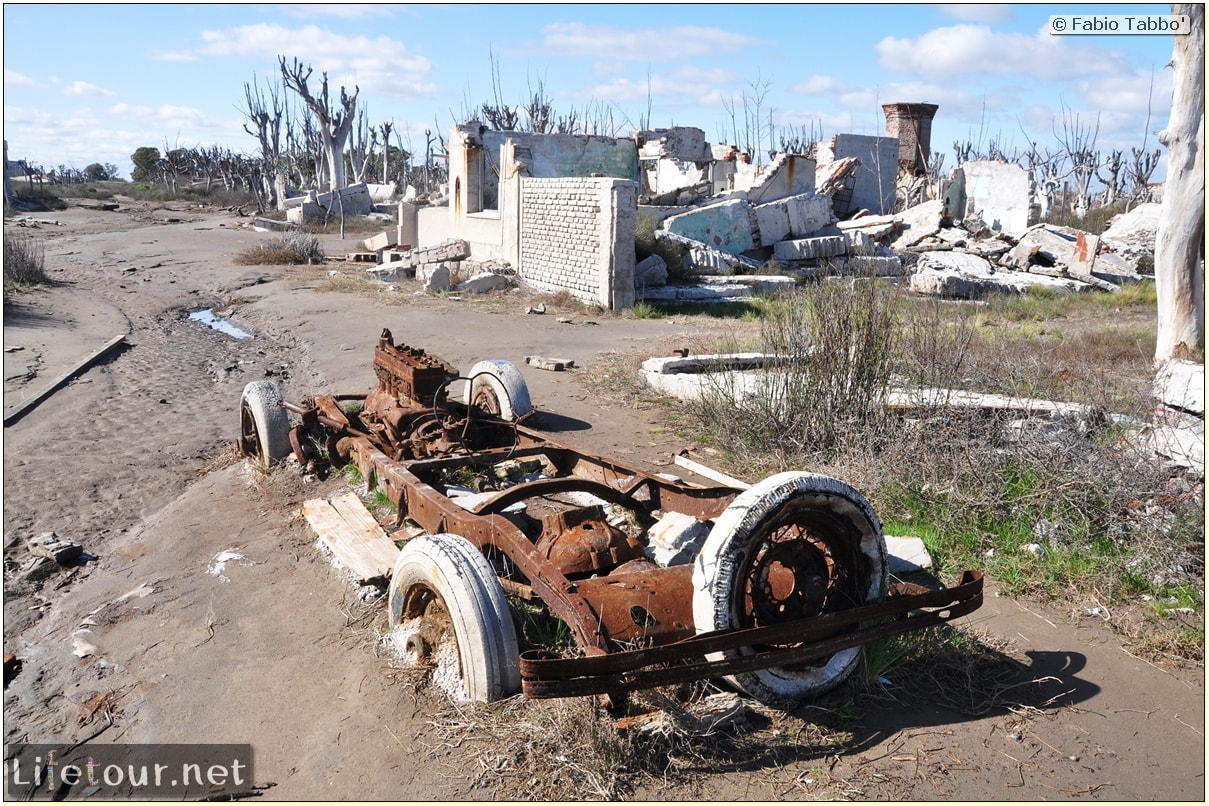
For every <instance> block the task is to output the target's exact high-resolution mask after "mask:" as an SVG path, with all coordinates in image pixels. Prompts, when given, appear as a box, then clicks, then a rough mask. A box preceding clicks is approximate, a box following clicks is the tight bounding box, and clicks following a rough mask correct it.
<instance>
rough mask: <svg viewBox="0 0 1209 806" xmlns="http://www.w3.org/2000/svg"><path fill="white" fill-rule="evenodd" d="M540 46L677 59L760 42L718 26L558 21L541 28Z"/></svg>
mask: <svg viewBox="0 0 1209 806" xmlns="http://www.w3.org/2000/svg"><path fill="white" fill-rule="evenodd" d="M542 34H543V38H542V40H541V46H542V47H544V48H546V49H548V50H550V51H552V52H554V53H561V54H563V55H566V56H587V57H594V58H601V59H614V60H616V59H624V60H627V61H640V62H663V61H678V60H681V59H688V58H692V57H694V56H720V55H723V54H727V53H735V52H738V51H741V50H743V49H744V48H748V47H752V46H755V45H759V44H760V40H758V39H752V38H751V37H747V36H743V35H741V34H735V33H731V32H730V31H725V30H722V29H721V28H702V27H698V26H693V25H683V26H678V27H674V28H635V29H625V28H618V27H616V26H612V25H586V24H584V23H582V22H561V23H553V24H551V25H547V26H546V27H545V28H543V29H542Z"/></svg>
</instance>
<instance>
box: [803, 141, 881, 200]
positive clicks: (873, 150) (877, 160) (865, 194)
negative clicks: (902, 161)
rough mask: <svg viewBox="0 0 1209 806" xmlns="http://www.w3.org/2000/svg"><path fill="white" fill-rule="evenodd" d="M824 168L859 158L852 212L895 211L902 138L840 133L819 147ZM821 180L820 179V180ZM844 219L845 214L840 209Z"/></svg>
mask: <svg viewBox="0 0 1209 806" xmlns="http://www.w3.org/2000/svg"><path fill="white" fill-rule="evenodd" d="M816 152H817V154H818V160H819V164H820V165H825V164H827V163H831V162H835V161H837V160H843V159H848V158H855V159H856V160H857V161H858V162H859V165H858V167H857V169H856V174H855V180H856V181H855V183H854V185H853V188H852V197H851V199H850V201H849V206H848V210H854V209H859V208H862V207H864V208H866V209H868V210H871V211H873V212H875V213H879V214H882V213H889V212H892V211H893V210H894V196H895V183H896V182H897V180H898V138H897V137H876V136H872V135H864V134H837V135H835V136H834V137H832V138H831V140H829V141H826V142H821V143H819V144H818V145H817V146H816ZM816 181H817V178H816ZM836 214H837V215H840V216H841V217H842V216H843V214H844V211H841V210H840V209H838V208H836Z"/></svg>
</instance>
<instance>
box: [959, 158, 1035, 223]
mask: <svg viewBox="0 0 1209 806" xmlns="http://www.w3.org/2000/svg"><path fill="white" fill-rule="evenodd" d="M961 168H962V171H963V172H964V173H965V183H966V214H967V215H969V214H976V215H978V216H981V218H982V220H983V221H985V222H986V223H987V224H988V225H989V226H990V227H992V228H994V229H999V230H1002V231H1003V232H1006V233H1007V234H1008V235H1014V236H1016V237H1019V236H1021V235H1023V234H1024V231H1025V230H1027V229H1028V228H1029V227H1030V226H1032V224H1035V223H1036V221H1033V220H1032V219H1031V218H1030V214H1029V207H1030V206H1031V201H1032V196H1033V189H1032V182H1031V181H1030V180H1029V176H1028V171H1026V170H1025V169H1024V168H1021V167H1020V166H1019V165H1017V164H1015V163H1014V162H993V161H990V160H975V161H972V162H964V163H962V165H961Z"/></svg>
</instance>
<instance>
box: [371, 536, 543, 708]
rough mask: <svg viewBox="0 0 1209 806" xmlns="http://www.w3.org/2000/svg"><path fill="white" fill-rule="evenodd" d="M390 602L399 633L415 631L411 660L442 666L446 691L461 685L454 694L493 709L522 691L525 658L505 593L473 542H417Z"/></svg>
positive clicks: (409, 547)
mask: <svg viewBox="0 0 1209 806" xmlns="http://www.w3.org/2000/svg"><path fill="white" fill-rule="evenodd" d="M389 601H390V623H391V626H392V627H399V626H400V625H403V628H404V629H408V630H411V631H412V632H411V634H410V635H409V636H408V637H407V641H406V648H407V650H406V651H407V655H408V657H409V659H410V660H412V661H413V662H415V661H428V662H431V663H432V664H433V665H434V666H436V667H437V671H436V672H435V673H434V677H435V678H436V679H437V682H438V683H439V684H442V683H445V684H447V683H451V682H453V681H454V680H456V681H458V684H459V685H458V686H457V687H454V686H447V691H449V693H451V694H453V695H455V696H458V695H460V696H462V697H465V698H467V699H469V700H475V701H479V702H491V701H494V700H500V699H503V698H504V697H508V696H510V695H512V694H515V693H516V692H518V691H520V688H521V678H520V651H519V650H518V648H517V643H516V628H515V627H514V626H513V624H512V614H511V612H510V611H509V610H508V602H507V600H506V599H505V598H504V589H503V587H502V586H501V585H500V582H499V579H498V578H497V577H496V575H495V571H494V570H493V569H492V568H491V564H490V563H488V562H487V558H486V557H484V556H483V553H482V552H481V551H479V550H478V548H476V547H475V546H474V544H473V543H471V542H470V541H469V540H467V539H466V538H464V537H461V536H459V535H452V534H437V535H423V536H421V537H417V538H415V539H413V540H411V541H409V542H408V543H407V544H406V545H405V546H404V547H403V551H402V552H401V553H400V555H399V559H398V562H397V563H396V564H395V570H394V573H393V574H392V575H391V580H390V597H389ZM451 649H454V650H456V651H453V652H447V651H448V650H451ZM450 689H455V690H450ZM458 689H460V690H458Z"/></svg>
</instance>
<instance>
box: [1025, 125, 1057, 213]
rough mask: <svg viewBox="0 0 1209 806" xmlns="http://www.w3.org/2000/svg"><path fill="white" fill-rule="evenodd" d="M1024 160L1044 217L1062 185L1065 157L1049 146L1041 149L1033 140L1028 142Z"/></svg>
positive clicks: (1052, 205)
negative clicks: (1051, 149) (1043, 149)
mask: <svg viewBox="0 0 1209 806" xmlns="http://www.w3.org/2000/svg"><path fill="white" fill-rule="evenodd" d="M1024 160H1025V168H1027V169H1028V172H1029V173H1030V174H1031V175H1032V177H1033V184H1034V185H1035V186H1036V192H1037V201H1038V206H1039V207H1040V208H1041V209H1040V215H1041V218H1045V217H1046V216H1048V215H1049V211H1050V210H1052V209H1054V203H1055V201H1056V200H1057V197H1058V191H1059V190H1060V189H1061V187H1062V164H1063V162H1064V161H1065V157H1063V156H1062V154H1061V152H1058V153H1055V152H1052V151H1050V150H1049V148H1046V149H1045V151H1042V150H1041V149H1039V148H1038V147H1037V144H1036V143H1035V142H1030V143H1029V150H1028V151H1026V152H1025V154H1024Z"/></svg>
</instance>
